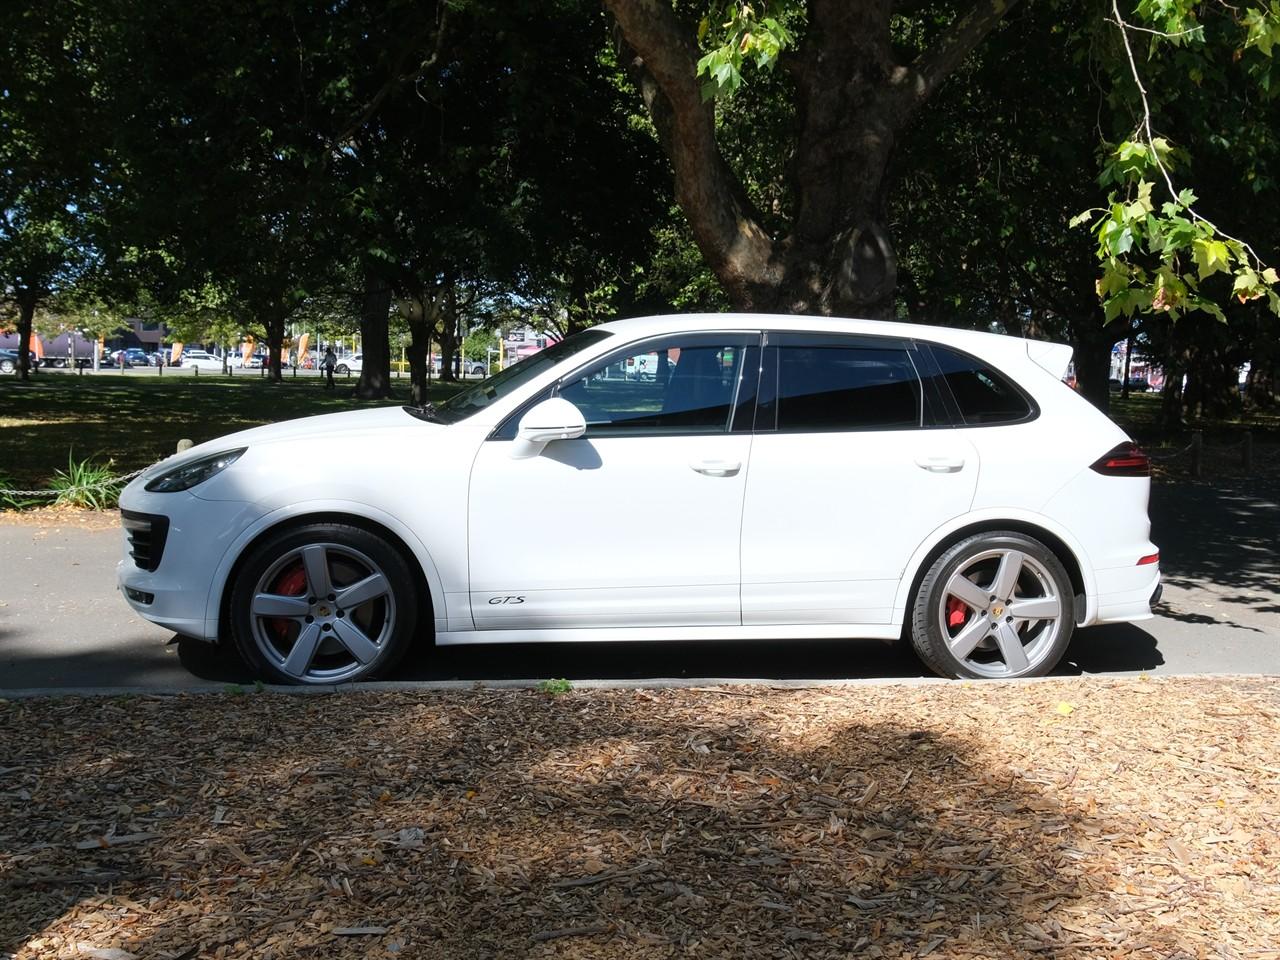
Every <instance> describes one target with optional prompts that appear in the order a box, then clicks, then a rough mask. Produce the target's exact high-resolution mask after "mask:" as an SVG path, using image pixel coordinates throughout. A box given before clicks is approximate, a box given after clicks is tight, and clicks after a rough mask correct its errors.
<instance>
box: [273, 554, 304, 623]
mask: <svg viewBox="0 0 1280 960" xmlns="http://www.w3.org/2000/svg"><path fill="white" fill-rule="evenodd" d="M271 591H272V592H273V593H276V594H278V595H280V596H282V597H302V596H305V595H306V593H307V572H306V571H305V570H303V569H302V562H301V561H299V562H298V563H297V564H295V565H294V566H292V567H289V568H288V569H286V570H284V571H282V572H281V573H280V576H278V577H276V582H275V583H273V584H272V585H271ZM291 622H292V621H290V620H288V619H287V618H285V617H271V618H269V619H266V620H265V623H266V625H267V626H268V627H270V628H271V630H272V631H273V632H274V633H275V635H276V636H277V637H279V638H280V639H281V640H283V639H284V638H285V636H287V635H288V633H289V624H290V623H291Z"/></svg>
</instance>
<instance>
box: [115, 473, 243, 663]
mask: <svg viewBox="0 0 1280 960" xmlns="http://www.w3.org/2000/svg"><path fill="white" fill-rule="evenodd" d="M120 508H121V516H122V518H123V521H124V524H125V528H124V530H123V531H122V534H121V544H122V551H123V556H122V558H121V560H120V562H119V563H118V564H117V565H116V583H117V586H118V588H119V590H120V593H121V595H122V596H123V597H124V599H125V602H126V603H128V604H129V606H130V607H132V608H133V610H134V611H135V612H136V613H137V614H138V615H139V616H141V617H144V618H145V619H147V620H150V621H151V622H152V623H154V624H156V625H158V626H161V627H164V628H165V629H166V630H172V631H173V632H174V633H177V634H181V635H182V636H185V637H194V638H196V639H200V640H216V639H217V634H218V600H219V598H218V597H217V596H215V595H214V591H213V590H212V589H211V587H212V584H213V580H214V576H215V573H216V571H217V570H218V566H219V564H220V563H221V561H222V559H223V557H224V556H225V555H226V552H227V550H228V549H230V547H231V545H232V543H234V542H235V539H236V537H238V536H239V535H240V533H241V532H242V531H243V530H244V529H245V527H247V526H248V525H249V524H251V523H252V522H253V521H254V520H255V519H256V518H257V517H258V516H260V514H261V510H260V509H259V508H256V507H254V506H253V505H251V504H248V503H242V502H239V501H231V500H223V501H210V500H202V499H200V498H199V497H196V496H194V495H193V494H191V493H190V492H186V491H184V492H181V493H147V492H146V491H145V490H142V489H140V488H139V489H134V488H133V485H132V484H131V485H130V487H129V488H126V490H125V491H124V493H123V494H122V495H121V497H120ZM160 528H164V534H163V538H162V542H160V541H161V538H160V537H159V536H158V534H157V531H158V530H159V529H160ZM148 568H150V569H148Z"/></svg>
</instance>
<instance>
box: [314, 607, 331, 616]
mask: <svg viewBox="0 0 1280 960" xmlns="http://www.w3.org/2000/svg"><path fill="white" fill-rule="evenodd" d="M316 612H317V613H319V614H320V616H322V617H327V616H328V615H329V608H328V607H323V606H322V607H320V608H319V609H318V610H317V611H316Z"/></svg>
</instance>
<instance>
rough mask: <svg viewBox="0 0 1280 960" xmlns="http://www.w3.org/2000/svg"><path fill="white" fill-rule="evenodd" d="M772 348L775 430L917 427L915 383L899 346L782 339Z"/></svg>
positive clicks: (918, 397)
mask: <svg viewBox="0 0 1280 960" xmlns="http://www.w3.org/2000/svg"><path fill="white" fill-rule="evenodd" d="M773 349H774V350H775V351H776V353H775V354H774V360H775V362H776V363H777V387H776V398H775V400H774V401H773V403H774V405H776V410H777V430H778V432H780V433H810V432H812V433H817V432H828V431H838V430H894V429H899V430H900V429H911V428H914V427H919V426H920V425H921V422H922V421H921V411H922V396H921V386H920V379H919V377H918V376H917V375H916V370H915V366H914V365H913V364H912V362H911V357H910V355H909V354H908V352H907V350H906V349H905V348H901V347H896V346H893V347H869V346H861V345H849V346H842V345H838V344H830V343H827V344H814V345H812V346H810V345H802V344H788V343H786V342H785V341H784V342H783V343H782V344H781V345H779V346H777V347H775V348H773ZM759 425H760V420H759V418H757V428H759Z"/></svg>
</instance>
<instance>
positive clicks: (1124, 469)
mask: <svg viewBox="0 0 1280 960" xmlns="http://www.w3.org/2000/svg"><path fill="white" fill-rule="evenodd" d="M1089 468H1090V469H1091V470H1094V471H1096V472H1098V473H1100V474H1102V475H1103V476H1104V477H1149V476H1151V460H1150V459H1148V457H1147V455H1146V454H1145V453H1143V452H1142V448H1141V447H1139V446H1138V445H1137V444H1136V443H1133V442H1132V441H1129V440H1126V441H1125V442H1124V443H1121V444H1119V445H1117V446H1114V447H1112V448H1111V449H1110V450H1108V451H1107V452H1106V453H1104V454H1103V455H1102V456H1101V457H1099V458H1098V459H1097V460H1096V461H1095V462H1094V463H1092V464H1090V467H1089Z"/></svg>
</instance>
